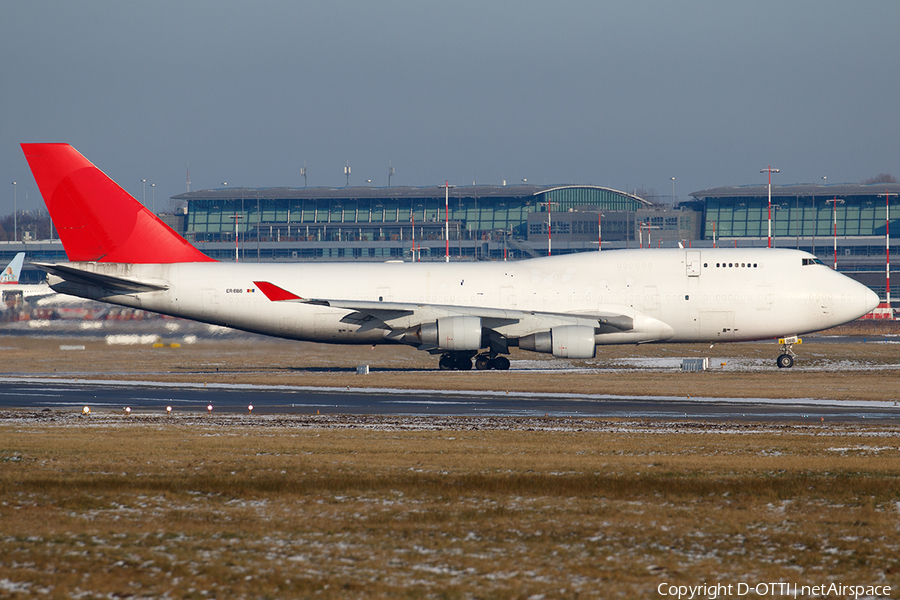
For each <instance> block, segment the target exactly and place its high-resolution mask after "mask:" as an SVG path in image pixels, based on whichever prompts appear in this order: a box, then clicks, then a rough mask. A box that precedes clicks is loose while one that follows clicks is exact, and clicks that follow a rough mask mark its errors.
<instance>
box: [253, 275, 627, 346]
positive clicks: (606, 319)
mask: <svg viewBox="0 0 900 600" xmlns="http://www.w3.org/2000/svg"><path fill="white" fill-rule="evenodd" d="M254 283H255V284H256V286H257V288H259V290H260V291H262V292H263V293H264V294H265V295H266V296H267V297H268V298H269V299H270V300H272V301H273V302H299V303H303V304H311V305H316V306H327V307H331V308H339V309H344V310H350V311H353V312H351V313H350V314H348V315H347V316H345V317H344V318H343V319H341V320H342V321H343V322H345V323H353V324H357V325H360V327H361V329H360V331H367V330H369V329H385V330H401V329H405V328H410V327H415V326H417V325H421V324H423V323H428V322H432V321H435V320H437V319H439V318H441V317H455V316H472V317H479V318H481V323H482V326H484V327H485V328H487V329H491V330H493V331H497V332H498V333H501V334H503V335H505V336H508V337H522V336H525V335H529V334H531V333H534V332H537V331H545V330H548V329H550V328H551V327H558V326H561V325H580V326H584V327H593V328H594V330H595V331H597V332H598V333H605V332H616V331H630V330H631V329H633V327H634V319H633V318H632V317H631V316H629V315H626V314H622V313H619V312H603V311H598V312H591V313H558V312H541V311H527V310H516V309H503V308H487V307H483V306H460V305H455V304H454V305H444V304H428V303H416V302H373V301H366V300H340V299H332V298H327V299H325V298H302V297H300V296H297V295H296V294H294V293H292V292H289V291H287V290H285V289H283V288H280V287H278V286H276V285H274V284H272V283H269V282H267V281H256V282H254ZM388 337H390V336H388Z"/></svg>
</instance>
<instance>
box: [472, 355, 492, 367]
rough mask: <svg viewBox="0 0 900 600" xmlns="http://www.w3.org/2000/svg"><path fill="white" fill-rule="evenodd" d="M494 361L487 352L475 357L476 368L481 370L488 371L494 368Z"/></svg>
mask: <svg viewBox="0 0 900 600" xmlns="http://www.w3.org/2000/svg"><path fill="white" fill-rule="evenodd" d="M493 362H494V361H492V360H491V357H490V356H488V355H487V354H479V355H478V356H476V357H475V368H476V369H478V370H479V371H486V370H488V369H491V368H493V365H492V364H491V363H493Z"/></svg>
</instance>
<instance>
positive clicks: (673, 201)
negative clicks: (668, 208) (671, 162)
mask: <svg viewBox="0 0 900 600" xmlns="http://www.w3.org/2000/svg"><path fill="white" fill-rule="evenodd" d="M670 179H671V180H672V206H675V178H674V177H670Z"/></svg>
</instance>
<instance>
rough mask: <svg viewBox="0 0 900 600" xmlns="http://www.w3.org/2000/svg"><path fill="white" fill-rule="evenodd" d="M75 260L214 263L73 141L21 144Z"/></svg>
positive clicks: (52, 217) (69, 252)
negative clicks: (66, 142)
mask: <svg viewBox="0 0 900 600" xmlns="http://www.w3.org/2000/svg"><path fill="white" fill-rule="evenodd" d="M22 150H23V151H24V152H25V158H26V159H27V160H28V165H29V166H30V167H31V172H32V173H33V174H34V179H35V181H36V182H37V184H38V188H40V190H41V195H42V196H43V197H44V203H45V204H46V205H47V210H48V211H49V212H50V218H51V219H53V224H54V225H55V226H56V230H57V232H58V233H59V239H60V240H62V243H63V247H64V248H65V250H66V255H67V256H68V257H69V260H70V261H76V262H77V261H98V262H114V263H180V262H209V261H212V260H213V259H211V258H209V257H208V256H206V255H205V254H203V253H202V252H200V251H199V250H197V249H196V248H194V247H193V246H191V245H190V244H189V243H188V242H187V241H186V240H185V239H184V238H183V237H181V236H180V235H178V234H177V233H175V231H173V230H172V228H171V227H169V226H168V225H166V224H165V223H163V222H162V221H161V220H159V218H157V216H156V215H154V214H153V213H152V212H150V211H149V210H147V208H146V207H144V205H142V204H141V203H140V202H138V201H137V200H135V199H134V197H132V196H131V194H129V193H128V192H126V191H125V190H123V189H122V188H121V187H119V185H118V184H117V183H116V182H115V181H113V180H112V179H110V178H109V177H107V175H106V174H105V173H104V172H103V171H101V170H100V169H98V168H97V167H95V166H94V165H93V164H92V163H91V162H90V161H89V160H87V159H86V158H85V157H84V156H82V155H81V154H80V153H79V152H78V151H77V150H75V149H74V148H73V147H72V146H70V145H68V144H22Z"/></svg>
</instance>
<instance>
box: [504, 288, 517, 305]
mask: <svg viewBox="0 0 900 600" xmlns="http://www.w3.org/2000/svg"><path fill="white" fill-rule="evenodd" d="M515 307H516V290H515V289H513V287H512V286H509V285H504V286H503V287H501V288H500V308H515Z"/></svg>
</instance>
